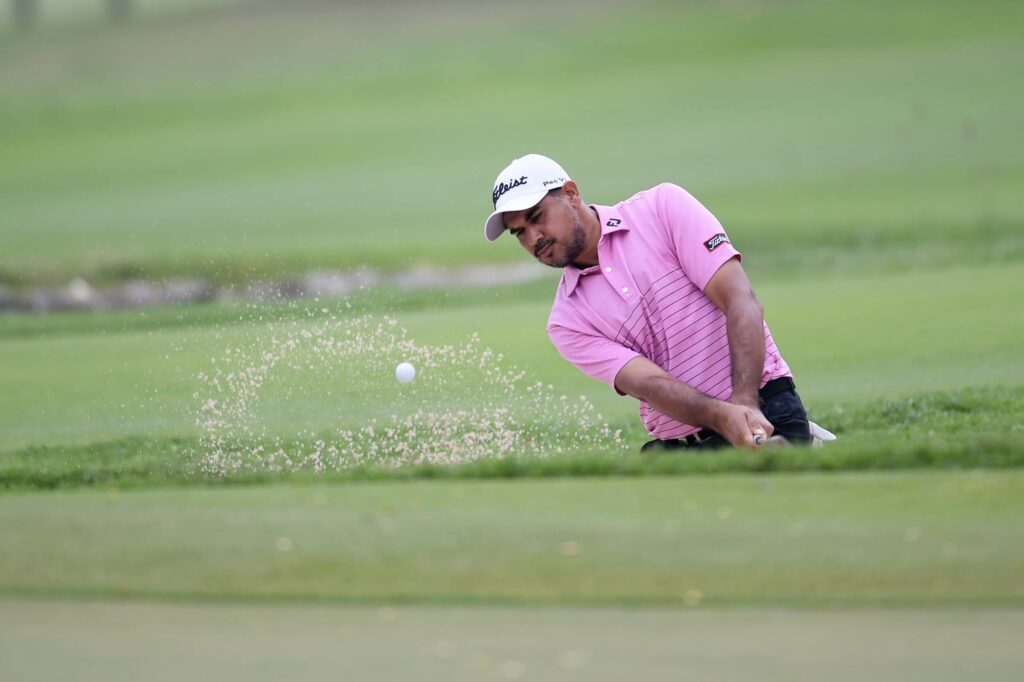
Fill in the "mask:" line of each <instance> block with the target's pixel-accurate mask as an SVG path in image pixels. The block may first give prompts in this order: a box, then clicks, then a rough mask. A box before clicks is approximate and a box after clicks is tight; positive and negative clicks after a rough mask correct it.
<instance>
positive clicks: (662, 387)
mask: <svg viewBox="0 0 1024 682" xmlns="http://www.w3.org/2000/svg"><path fill="white" fill-rule="evenodd" d="M615 386H616V388H618V389H619V391H620V392H622V393H625V394H627V395H631V396H633V397H634V398H637V399H638V400H643V401H645V402H647V403H648V404H649V405H651V407H653V408H654V409H656V410H658V411H659V412H661V413H662V414H667V415H668V416H670V417H672V418H673V419H675V420H677V421H680V422H683V423H684V424H694V425H695V426H705V427H707V428H709V429H712V430H714V431H717V432H718V433H719V434H721V435H722V437H724V438H725V439H726V440H727V441H729V443H730V444H731V445H735V446H737V447H748V448H753V447H756V446H757V444H756V443H755V442H754V438H755V436H758V435H760V436H762V437H763V438H764V439H767V438H768V436H770V435H772V432H773V431H774V430H775V429H774V428H773V427H772V425H771V423H770V422H769V421H768V420H767V419H765V417H764V415H763V414H761V410H760V409H759V408H758V407H747V406H745V405H736V404H735V403H727V402H724V401H721V400H716V399H715V398H712V397H710V396H707V395H705V394H703V393H701V392H700V391H698V390H697V389H695V388H693V387H692V386H689V385H688V384H684V383H683V382H681V381H679V380H678V379H676V378H675V377H673V376H672V375H670V374H669V373H668V372H666V371H665V370H663V369H662V368H661V367H658V366H657V365H655V364H654V363H653V362H651V361H650V360H648V359H647V358H644V357H636V358H633V359H632V360H630V361H629V362H628V363H626V365H625V366H624V367H623V368H622V369H621V370H620V371H619V374H618V376H616V377H615ZM755 405H757V403H755Z"/></svg>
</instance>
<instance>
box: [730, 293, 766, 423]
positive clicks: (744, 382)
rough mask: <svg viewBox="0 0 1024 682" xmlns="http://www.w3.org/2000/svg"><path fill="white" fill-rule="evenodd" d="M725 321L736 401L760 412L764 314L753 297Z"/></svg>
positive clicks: (732, 310)
mask: <svg viewBox="0 0 1024 682" xmlns="http://www.w3.org/2000/svg"><path fill="white" fill-rule="evenodd" d="M725 319H726V333H727V334H728V336H729V359H730V361H731V362H732V402H734V403H737V404H740V405H746V406H747V407H752V408H754V409H760V408H759V405H760V401H759V398H758V395H757V391H758V389H759V388H761V375H762V374H763V373H764V311H763V310H762V308H761V304H760V302H758V300H757V299H756V298H754V297H753V295H751V297H750V298H749V299H747V300H746V301H743V302H742V303H737V304H735V305H734V306H733V307H732V308H730V309H729V310H727V311H726V313H725Z"/></svg>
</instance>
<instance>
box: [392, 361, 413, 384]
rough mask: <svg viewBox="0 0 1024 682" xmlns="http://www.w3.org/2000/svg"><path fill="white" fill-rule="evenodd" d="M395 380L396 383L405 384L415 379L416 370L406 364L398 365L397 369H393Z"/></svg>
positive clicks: (409, 364)
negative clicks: (396, 380)
mask: <svg viewBox="0 0 1024 682" xmlns="http://www.w3.org/2000/svg"><path fill="white" fill-rule="evenodd" d="M395 378H396V379H398V383H400V384H407V383H409V382H410V381H412V380H413V379H415V378H416V368H415V367H413V366H412V364H411V363H408V362H400V363H398V367H395Z"/></svg>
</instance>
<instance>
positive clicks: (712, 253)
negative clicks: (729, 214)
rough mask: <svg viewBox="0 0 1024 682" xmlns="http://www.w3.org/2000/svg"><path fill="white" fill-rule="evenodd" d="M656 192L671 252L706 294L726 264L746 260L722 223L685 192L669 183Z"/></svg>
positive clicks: (658, 212)
mask: <svg viewBox="0 0 1024 682" xmlns="http://www.w3.org/2000/svg"><path fill="white" fill-rule="evenodd" d="M656 192H657V198H656V211H657V215H658V219H659V220H660V221H661V223H662V225H663V226H664V227H665V229H666V231H667V238H668V240H669V242H670V245H671V248H672V249H673V251H674V252H675V254H676V257H677V258H678V259H679V264H680V266H681V267H682V268H683V272H684V273H685V274H686V276H687V277H688V278H689V279H690V281H691V282H693V283H694V284H696V285H697V286H698V287H700V289H701V291H703V290H704V288H705V287H706V286H707V284H708V282H709V281H710V280H711V277H712V276H713V275H714V274H715V273H716V272H718V269H719V268H720V267H722V265H723V264H725V263H726V261H728V260H730V259H732V258H742V256H741V254H740V252H739V251H737V250H736V249H735V248H734V247H733V245H732V243H731V242H730V241H729V236H728V235H727V234H726V232H725V230H724V229H723V228H722V224H721V223H719V222H718V219H717V218H715V216H714V215H712V214H711V211H709V210H708V209H706V208H705V207H704V205H703V204H701V203H700V202H699V201H697V200H696V199H695V198H694V197H693V196H692V195H691V194H690V193H689V192H687V191H686V190H685V189H683V188H682V187H679V186H678V185H672V184H668V183H666V184H663V185H658V187H657V188H656Z"/></svg>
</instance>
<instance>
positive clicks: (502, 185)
mask: <svg viewBox="0 0 1024 682" xmlns="http://www.w3.org/2000/svg"><path fill="white" fill-rule="evenodd" d="M525 184H526V176H525V175H522V176H520V177H519V178H513V179H512V180H509V181H508V182H499V183H498V184H497V185H495V186H494V194H492V195H491V199H492V200H493V201H494V205H495V206H497V205H498V199H500V198H501V195H502V194H504V193H505V192H507V191H509V190H510V189H512V188H514V187H519V186H520V185H525Z"/></svg>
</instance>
